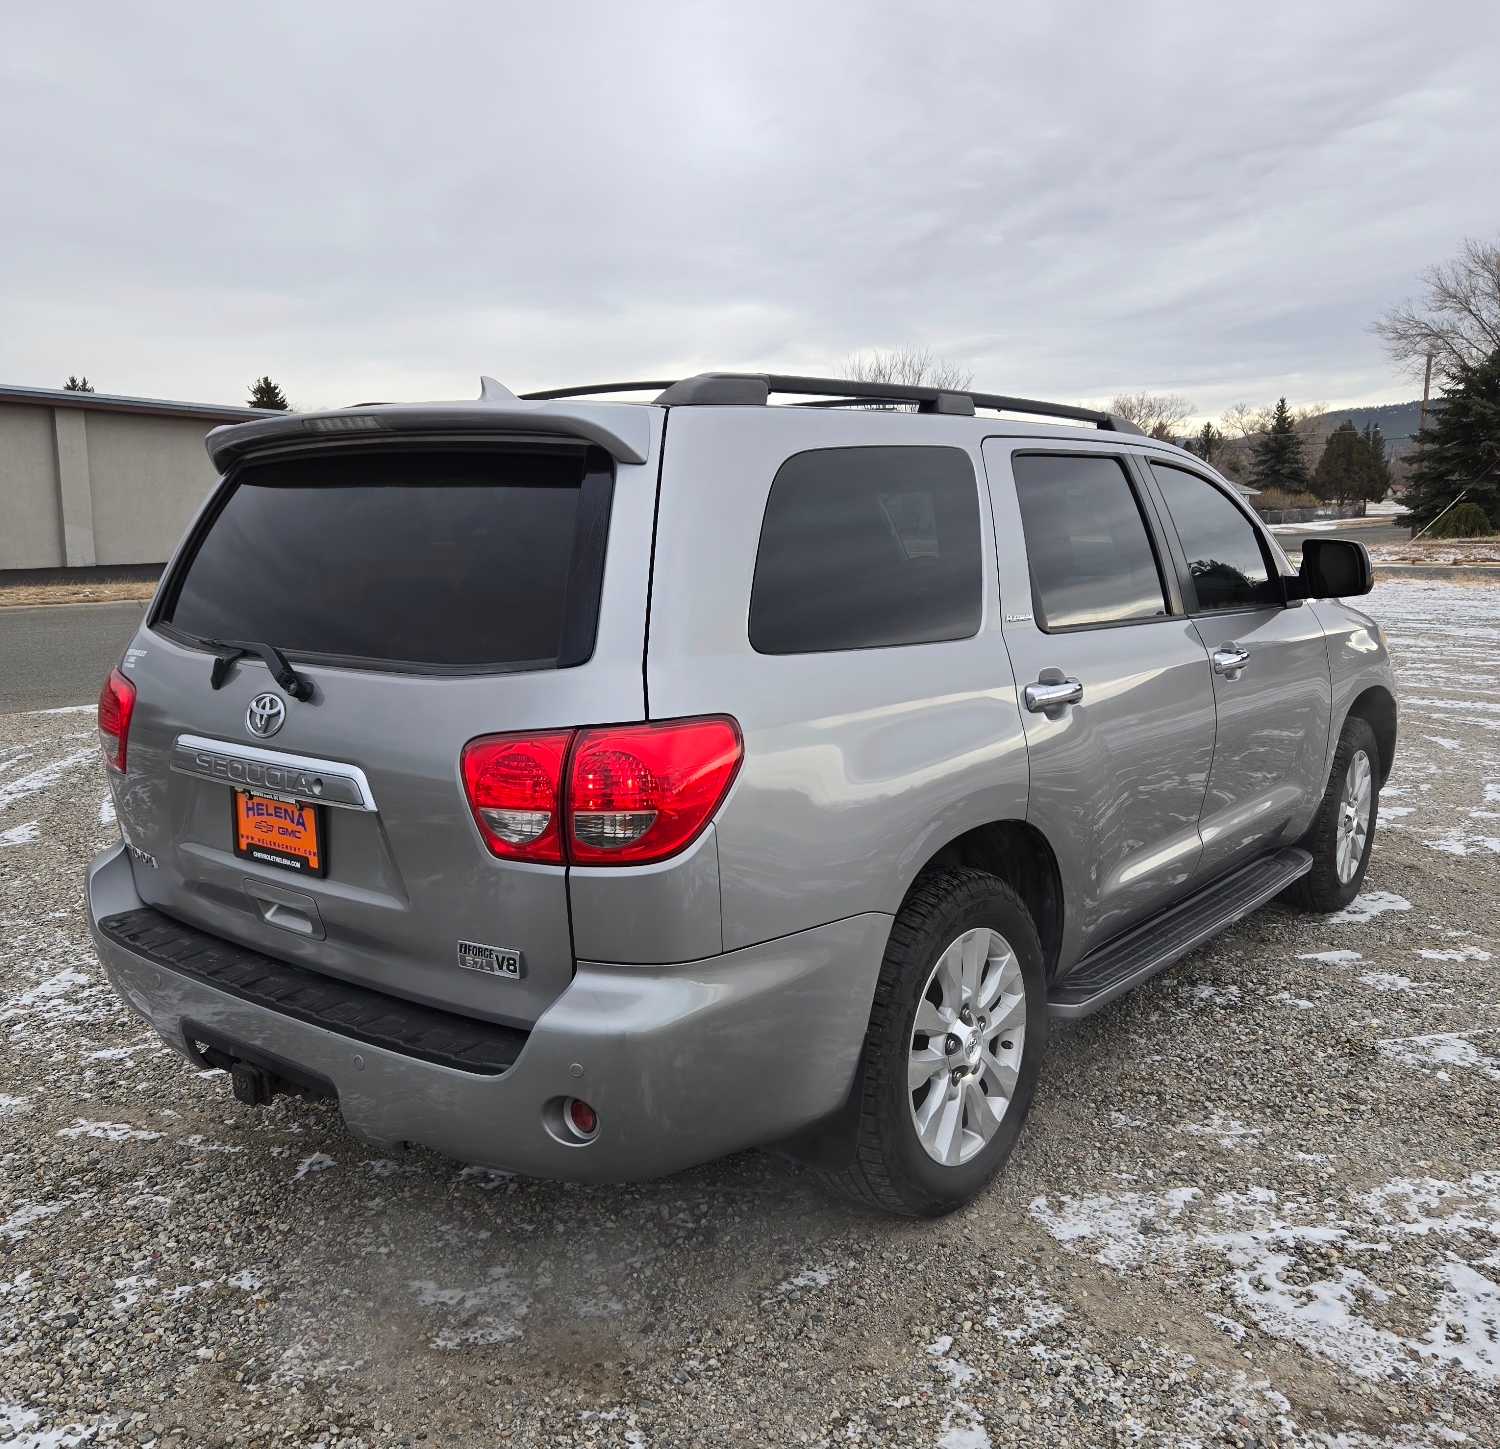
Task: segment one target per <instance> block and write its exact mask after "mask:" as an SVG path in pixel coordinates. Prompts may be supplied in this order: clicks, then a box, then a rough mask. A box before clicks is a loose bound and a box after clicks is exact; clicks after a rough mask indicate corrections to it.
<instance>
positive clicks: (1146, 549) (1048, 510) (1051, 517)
mask: <svg viewBox="0 0 1500 1449" xmlns="http://www.w3.org/2000/svg"><path fill="white" fill-rule="evenodd" d="M1012 471H1013V473H1014V476H1015V480H1016V498H1017V500H1018V502H1019V503H1020V505H1021V527H1022V529H1023V530H1024V532H1025V534H1026V556H1027V558H1028V559H1029V560H1030V564H1031V599H1032V609H1033V610H1034V612H1035V613H1036V616H1037V622H1038V623H1039V624H1040V625H1041V626H1042V627H1043V628H1044V629H1080V628H1087V627H1088V626H1090V625H1094V626H1098V625H1104V624H1125V623H1132V622H1135V621H1137V620H1142V619H1159V618H1161V617H1163V616H1164V615H1165V614H1166V612H1167V600H1166V594H1165V592H1164V591H1163V588H1162V579H1161V571H1160V569H1159V568H1158V567H1157V562H1156V553H1155V550H1154V549H1153V548H1152V546H1151V537H1150V534H1149V533H1148V532H1147V529H1146V520H1145V517H1144V515H1143V514H1142V513H1141V505H1140V501H1139V499H1138V498H1137V497H1136V493H1135V487H1134V485H1133V484H1132V483H1131V481H1130V478H1129V475H1128V474H1127V473H1126V471H1125V465H1124V463H1122V462H1121V461H1120V460H1119V459H1118V458H1110V457H1106V456H1104V455H1102V454H1097V453H1067V454H1056V453H1047V454H1041V453H1018V454H1016V455H1015V457H1014V459H1013V460H1012Z"/></svg>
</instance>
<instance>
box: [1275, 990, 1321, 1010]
mask: <svg viewBox="0 0 1500 1449" xmlns="http://www.w3.org/2000/svg"><path fill="white" fill-rule="evenodd" d="M1271 1000H1272V1001H1279V1002H1281V1003H1282V1005H1283V1006H1295V1007H1296V1008H1297V1010H1298V1011H1311V1010H1313V1008H1314V1007H1315V1006H1316V1005H1317V1003H1316V1002H1314V1001H1309V1000H1308V999H1307V998H1306V997H1305V996H1293V995H1292V993H1291V992H1290V991H1278V992H1277V993H1276V995H1275V996H1273V997H1272V998H1271Z"/></svg>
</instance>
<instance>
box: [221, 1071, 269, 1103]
mask: <svg viewBox="0 0 1500 1449" xmlns="http://www.w3.org/2000/svg"><path fill="white" fill-rule="evenodd" d="M229 1080H230V1081H231V1082H232V1083H233V1084H234V1095H235V1096H236V1097H237V1098H239V1100H240V1101H241V1102H243V1103H244V1104H245V1105H246V1106H247V1107H264V1106H265V1105H266V1104H267V1103H268V1102H270V1100H271V1098H272V1097H274V1096H275V1095H276V1087H277V1081H276V1078H275V1077H273V1076H272V1075H271V1074H270V1072H268V1071H266V1070H264V1069H263V1068H261V1067H257V1066H253V1065H252V1064H251V1063H250V1062H236V1063H235V1064H234V1065H233V1066H232V1067H230V1069H229Z"/></svg>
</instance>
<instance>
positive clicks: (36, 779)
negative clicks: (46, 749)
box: [0, 745, 98, 810]
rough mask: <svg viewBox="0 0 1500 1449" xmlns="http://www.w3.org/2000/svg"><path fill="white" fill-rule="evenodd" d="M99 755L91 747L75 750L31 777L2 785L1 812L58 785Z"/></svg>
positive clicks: (33, 773) (0, 791)
mask: <svg viewBox="0 0 1500 1449" xmlns="http://www.w3.org/2000/svg"><path fill="white" fill-rule="evenodd" d="M97 755H98V751H97V750H96V749H95V748H94V746H92V745H90V746H89V747H88V748H86V749H82V750H74V751H73V753H72V754H71V755H65V756H64V757H63V758H62V759H60V760H54V761H53V762H52V763H51V764H50V765H43V766H42V767H41V769H39V770H33V771H32V772H31V773H30V774H29V775H22V776H21V777H20V778H19V779H17V780H11V781H9V782H8V783H7V784H4V785H0V810H8V809H9V808H10V807H11V806H12V805H14V804H15V803H16V802H17V801H18V800H24V799H25V798H26V797H27V796H28V795H35V794H37V793H38V792H39V791H41V790H46V789H48V788H50V787H51V786H53V785H55V784H57V782H58V781H59V780H61V779H62V777H63V776H64V775H66V774H67V773H68V771H69V770H74V769H77V768H78V766H79V765H82V764H85V763H87V762H89V761H91V760H94V759H96V758H97Z"/></svg>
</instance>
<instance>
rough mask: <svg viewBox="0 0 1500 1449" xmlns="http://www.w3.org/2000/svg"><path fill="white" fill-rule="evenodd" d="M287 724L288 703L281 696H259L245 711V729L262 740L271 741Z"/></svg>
mask: <svg viewBox="0 0 1500 1449" xmlns="http://www.w3.org/2000/svg"><path fill="white" fill-rule="evenodd" d="M285 722H286V702H285V701H284V700H283V699H282V698H281V696H280V695H279V694H257V695H256V696H255V698H254V699H252V700H251V701H250V708H249V709H247V710H246V711H245V728H246V729H247V730H249V731H250V733H251V734H252V735H255V736H257V737H258V738H260V739H263V740H264V739H269V738H270V737H271V736H272V735H274V734H275V733H276V731H277V730H279V729H280V728H281V726H282V725H283V724H284V723H285Z"/></svg>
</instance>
